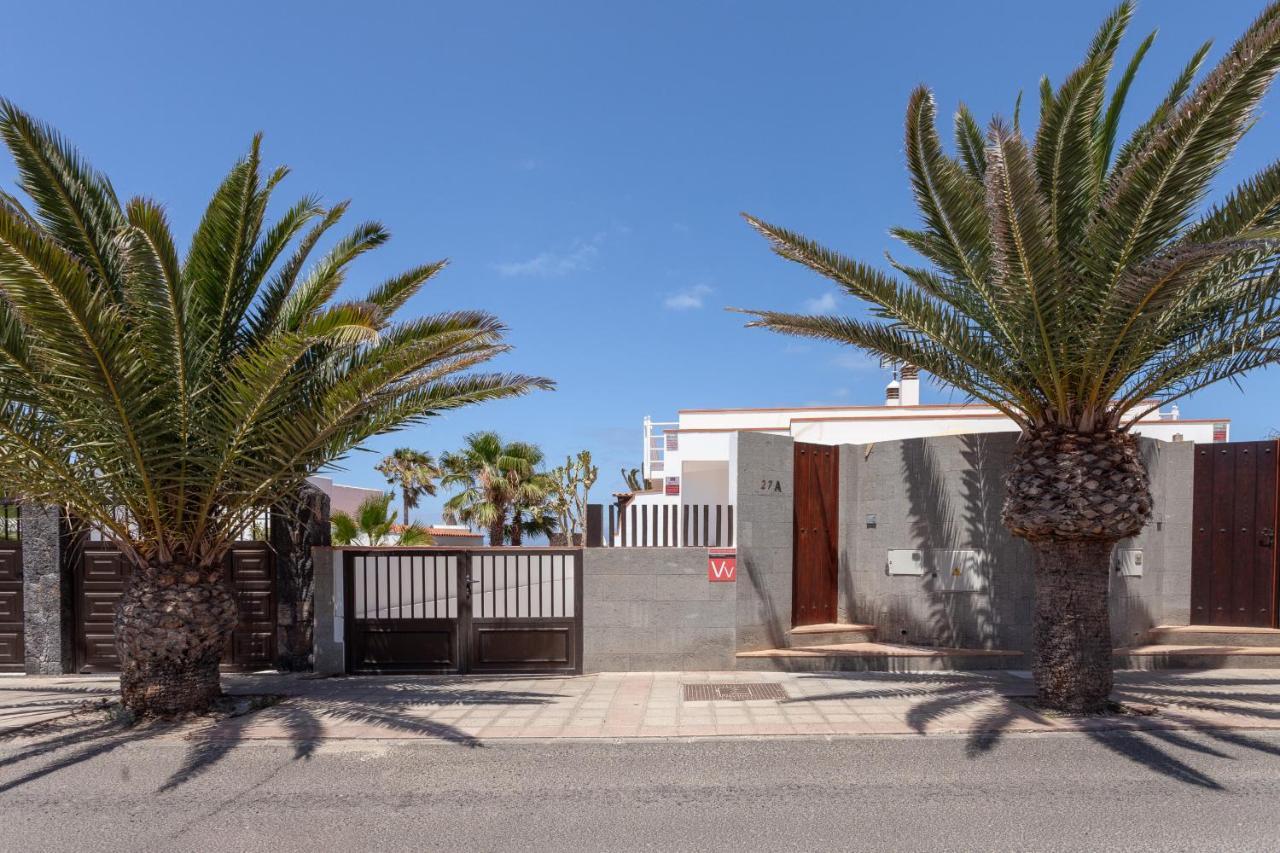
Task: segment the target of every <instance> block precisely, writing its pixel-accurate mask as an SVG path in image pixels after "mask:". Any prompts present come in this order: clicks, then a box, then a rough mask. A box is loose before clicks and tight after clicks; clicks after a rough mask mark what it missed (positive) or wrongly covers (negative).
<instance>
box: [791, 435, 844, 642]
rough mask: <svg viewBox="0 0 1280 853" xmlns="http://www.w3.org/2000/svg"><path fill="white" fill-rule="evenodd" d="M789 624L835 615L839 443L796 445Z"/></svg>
mask: <svg viewBox="0 0 1280 853" xmlns="http://www.w3.org/2000/svg"><path fill="white" fill-rule="evenodd" d="M794 494H795V525H794V543H795V544H794V553H793V558H792V563H791V565H792V589H791V624H792V625H796V626H799V625H820V624H823V623H827V622H835V621H836V595H837V588H838V579H837V578H838V570H839V555H838V553H837V543H838V536H839V533H838V531H839V520H840V448H839V447H831V446H828V445H825V444H804V443H801V442H796V445H795V491H794Z"/></svg>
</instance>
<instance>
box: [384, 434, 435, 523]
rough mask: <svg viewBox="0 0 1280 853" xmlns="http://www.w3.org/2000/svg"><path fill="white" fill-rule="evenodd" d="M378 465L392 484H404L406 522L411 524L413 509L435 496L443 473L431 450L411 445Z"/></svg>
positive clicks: (402, 488) (401, 448)
mask: <svg viewBox="0 0 1280 853" xmlns="http://www.w3.org/2000/svg"><path fill="white" fill-rule="evenodd" d="M375 467H376V469H377V471H378V473H380V474H382V476H384V477H386V478H387V482H388V483H390V484H391V485H393V486H399V487H400V500H401V505H402V506H403V507H404V523H405V524H408V523H409V510H411V509H417V506H418V501H420V500H421V499H422V496H423V495H430V496H431V497H435V494H436V480H438V479H440V475H441V473H442V472H441V470H440V466H439V465H437V464H436V460H435V458H434V457H433V456H432V455H431V454H430V453H427V452H426V451H422V450H413V449H412V448H408V447H398V448H396V449H395V450H394V451H392V452H391V453H389V454H387V456H385V457H383V460H382V461H381V462H379V463H378V464H377V466H375Z"/></svg>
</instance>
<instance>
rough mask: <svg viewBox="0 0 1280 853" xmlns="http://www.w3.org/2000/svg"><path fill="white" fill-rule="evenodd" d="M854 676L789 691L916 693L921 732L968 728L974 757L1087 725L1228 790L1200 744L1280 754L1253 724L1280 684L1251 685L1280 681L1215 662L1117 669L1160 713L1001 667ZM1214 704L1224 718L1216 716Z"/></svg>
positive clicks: (1267, 721)
mask: <svg viewBox="0 0 1280 853" xmlns="http://www.w3.org/2000/svg"><path fill="white" fill-rule="evenodd" d="M810 677H822V678H827V679H830V678H833V677H834V676H832V675H831V674H828V675H825V676H818V675H815V676H810ZM850 683H851V686H850V689H848V690H841V691H839V692H835V693H823V694H817V695H805V696H801V697H795V698H793V699H789V700H787V701H788V702H789V703H805V702H814V701H829V700H837V699H841V700H872V701H874V700H877V699H883V700H896V701H899V702H900V701H901V700H903V699H908V700H914V701H913V704H912V705H911V706H910V707H909V708H908V709H907V711H906V713H905V719H906V723H907V725H908V726H909V727H910V728H911V729H912V730H913V731H915V732H916V733H917V734H921V735H923V734H927V733H929V732H931V731H933V732H939V731H963V732H964V733H965V754H966V755H967V756H968V757H969V758H971V759H977V758H980V757H982V756H983V755H985V754H987V753H990V752H992V751H993V750H995V749H996V748H997V747H998V746H999V745H1000V743H1001V742H1002V740H1003V739H1004V738H1005V736H1006V735H1008V734H1010V733H1012V732H1027V731H1055V732H1064V731H1071V732H1078V733H1080V734H1083V735H1084V736H1086V737H1088V738H1089V739H1090V740H1091V741H1092V742H1094V743H1096V744H1098V745H1100V746H1102V747H1103V748H1105V749H1107V750H1108V751H1110V752H1112V753H1114V754H1116V755H1118V756H1121V757H1123V758H1125V759H1126V760H1128V761H1132V762H1134V763H1135V764H1139V765H1141V766H1142V767H1145V768H1146V769H1148V770H1151V771H1152V772H1155V773H1158V774H1160V775H1162V776H1165V777H1168V778H1170V779H1174V780H1176V781H1179V782H1184V783H1186V784H1188V785H1195V786H1198V787H1202V788H1207V789H1213V790H1221V789H1222V788H1223V786H1222V784H1221V783H1220V782H1218V781H1217V780H1216V779H1214V778H1213V777H1211V776H1209V775H1208V774H1206V773H1204V772H1202V771H1200V770H1197V769H1196V768H1195V767H1193V766H1192V765H1191V764H1190V763H1188V759H1189V758H1190V757H1191V755H1192V754H1202V755H1211V756H1215V757H1219V758H1230V757H1232V755H1231V753H1230V752H1228V751H1227V750H1228V749H1230V748H1235V749H1236V750H1252V751H1254V752H1260V753H1264V754H1267V755H1273V756H1278V757H1280V745H1277V744H1274V743H1271V742H1269V741H1267V740H1263V739H1261V738H1258V737H1255V736H1253V735H1251V734H1248V733H1246V732H1245V731H1243V729H1248V728H1250V727H1251V726H1253V727H1257V726H1260V725H1271V724H1273V723H1274V721H1276V720H1280V693H1277V692H1268V691H1266V690H1252V691H1251V690H1249V687H1251V686H1253V687H1258V686H1262V685H1268V686H1271V687H1274V686H1275V681H1274V680H1269V679H1265V678H1246V677H1225V676H1218V675H1214V674H1213V673H1212V672H1211V671H1210V672H1201V673H1194V674H1179V675H1178V676H1176V677H1171V676H1169V675H1168V674H1167V673H1165V674H1160V675H1156V674H1147V673H1117V684H1116V690H1115V692H1114V693H1113V698H1115V699H1116V700H1117V701H1118V702H1119V703H1121V704H1122V705H1127V706H1130V707H1136V706H1152V707H1153V708H1154V710H1155V713H1154V714H1153V715H1151V716H1146V715H1142V714H1134V715H1123V714H1117V715H1106V716H1098V717H1077V718H1064V717H1058V716H1052V715H1049V714H1045V713H1042V712H1040V711H1038V710H1036V708H1035V706H1034V703H1032V702H1028V701H1027V699H1028V698H1029V697H1028V696H1026V695H1025V694H1028V693H1031V692H1032V690H1031V684H1030V682H1026V683H1025V686H1024V688H1022V689H1019V688H1018V687H1017V686H1015V684H1014V683H1012V682H1010V680H1009V678H1008V676H1003V675H997V674H991V675H988V674H983V673H965V674H960V673H951V674H948V673H920V674H912V673H894V674H880V673H862V674H859V675H858V676H857V677H854V678H851V679H850ZM1206 713H1207V714H1212V715H1215V717H1216V719H1212V720H1211V719H1208V718H1207V717H1206V716H1205V715H1206ZM1055 724H1056V725H1055ZM1050 726H1053V728H1052V729H1050V728H1048V727H1050ZM1192 734H1194V735H1197V736H1199V737H1198V738H1197V737H1192V736H1191V735H1192Z"/></svg>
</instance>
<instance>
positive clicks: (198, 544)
mask: <svg viewBox="0 0 1280 853" xmlns="http://www.w3.org/2000/svg"><path fill="white" fill-rule="evenodd" d="M0 135H3V138H4V141H5V143H6V144H7V145H8V147H9V150H10V151H11V152H12V155H13V158H14V160H15V161H16V164H17V171H18V180H19V184H20V186H21V188H22V190H23V191H25V194H26V196H27V197H28V198H27V200H26V202H23V201H21V200H19V199H18V198H16V197H14V196H11V195H8V194H5V195H3V196H2V197H0V482H4V483H5V484H6V486H11V487H13V488H15V490H17V491H20V492H21V493H22V494H23V495H24V496H25V497H26V498H27V499H30V500H36V501H43V502H46V503H50V504H62V505H64V506H65V507H66V508H67V512H68V514H69V515H70V516H71V517H73V518H78V519H82V520H83V521H84V522H86V523H89V524H93V525H94V526H96V527H97V528H99V529H101V530H102V531H104V533H105V534H106V536H107V537H109V538H110V539H111V540H112V541H113V542H114V544H115V545H116V546H118V547H119V549H120V551H121V552H122V554H123V555H124V559H125V560H127V561H128V563H129V564H130V565H131V567H132V568H131V572H130V579H129V582H128V584H127V587H126V590H125V593H124V596H123V599H122V601H121V603H120V606H119V609H118V611H117V614H116V642H117V645H118V647H119V651H120V656H121V660H122V671H121V693H122V696H123V701H124V704H125V705H126V707H128V708H129V709H130V710H132V711H133V712H135V713H137V714H139V715H147V714H175V713H181V712H186V711H199V710H201V709H204V708H206V707H208V705H209V703H210V702H211V701H212V700H213V699H214V698H215V697H216V696H217V695H218V694H219V682H218V660H219V658H220V656H221V654H222V651H223V649H224V647H225V646H226V642H227V639H228V637H229V635H230V633H231V631H232V629H233V628H234V627H235V624H236V620H237V615H236V603H235V599H234V598H233V597H232V594H231V591H230V589H229V588H228V586H227V583H226V578H225V577H224V576H223V571H222V560H223V556H224V554H225V553H226V552H227V550H228V548H229V547H230V545H231V542H232V541H233V539H234V537H235V535H236V534H237V533H238V532H239V531H241V530H242V529H244V527H245V526H246V524H247V523H248V521H249V519H251V518H252V517H254V516H255V515H256V514H257V513H259V512H260V508H262V507H266V506H272V505H280V504H283V503H284V501H285V499H286V498H287V497H288V496H290V495H292V494H294V493H296V492H297V490H299V489H300V488H302V486H303V483H304V481H305V480H306V478H307V477H308V476H310V475H312V474H315V473H316V472H317V471H319V470H321V469H322V468H324V467H325V466H327V465H328V464H330V463H331V462H333V461H334V460H335V459H338V458H339V457H341V456H343V455H344V454H346V453H347V452H348V451H349V450H351V449H352V448H354V447H356V446H358V445H360V444H361V443H362V442H364V441H365V440H367V439H369V438H370V437H372V436H375V435H379V434H381V433H385V432H388V431H390V430H394V429H397V428H400V427H403V426H405V425H407V424H412V423H417V422H420V421H422V420H424V419H425V418H427V417H429V416H431V415H433V414H436V413H438V412H440V411H442V410H446V409H453V408H457V407H459V406H465V405H469V404H472V403H479V402H483V401H486V400H493V399H499V398H505V397H511V396H513V395H518V394H522V393H524V392H527V391H529V390H531V389H534V388H540V387H547V386H548V383H547V382H546V381H545V380H542V379H536V378H531V377H527V376H520V375H505V374H478V373H470V372H467V371H468V368H471V367H473V366H475V365H478V364H480V363H482V362H485V361H488V360H489V359H490V358H492V357H493V356H495V355H497V354H499V353H501V352H503V351H504V350H506V349H507V347H506V345H504V344H503V342H502V334H503V331H504V329H503V326H502V324H501V323H499V322H498V320H496V319H495V318H494V317H492V316H489V315H487V314H483V313H478V312H470V311H459V312H453V313H447V314H437V315H430V316H424V317H419V318H416V319H411V320H408V321H405V322H394V321H393V319H392V317H393V315H394V313H395V312H396V311H397V309H399V308H400V307H401V306H402V305H404V303H405V301H406V300H407V299H409V298H410V297H411V296H412V295H413V294H414V293H416V292H417V291H418V289H419V288H420V287H421V286H422V284H423V283H424V282H425V281H426V280H427V279H429V278H431V277H432V276H433V275H435V274H436V273H437V272H438V271H439V270H440V269H441V268H442V267H443V266H444V264H443V262H437V263H430V264H425V265H422V266H418V267H414V268H412V269H410V270H408V271H406V272H404V273H402V274H399V275H396V276H395V277H393V278H391V279H389V280H387V281H385V282H384V283H382V284H379V285H377V286H376V287H374V288H373V289H372V290H370V291H369V292H368V293H367V294H366V295H364V296H363V297H361V298H358V299H355V300H352V301H339V300H337V299H335V294H336V292H337V290H338V288H339V286H340V285H342V284H343V282H344V279H345V277H346V275H347V272H348V269H349V267H350V265H351V262H352V261H354V260H355V259H356V258H357V257H359V256H360V255H362V254H364V253H365V252H367V251H369V250H370V249H374V248H376V247H377V246H379V245H381V244H382V243H384V242H385V241H386V240H387V232H386V231H385V230H384V229H383V227H382V226H381V225H379V224H377V223H374V222H368V223H364V224H361V225H358V226H357V227H355V228H354V230H352V231H351V232H350V233H349V234H348V235H346V236H344V237H341V238H340V239H338V240H336V242H334V243H333V244H332V246H331V248H330V249H329V250H328V251H327V252H325V253H324V254H323V255H322V256H321V257H320V258H319V259H318V260H315V261H314V262H311V261H309V258H310V256H311V253H312V251H313V250H314V249H315V247H316V245H317V243H318V242H319V241H320V240H321V239H322V238H324V237H325V236H326V234H327V233H328V232H329V231H330V229H332V228H333V227H334V226H335V225H336V224H337V223H338V221H339V220H340V219H341V218H342V216H343V213H344V212H345V210H346V205H345V204H338V205H335V206H333V207H330V208H324V207H322V206H321V205H320V203H319V202H318V201H317V199H316V198H314V197H311V196H308V197H304V198H303V199H301V200H300V201H298V202H296V203H294V204H293V205H291V206H288V207H286V208H282V214H281V217H280V219H279V220H277V221H275V222H270V223H268V221H267V219H266V211H267V209H268V204H269V202H270V199H271V195H272V192H273V190H275V188H276V187H277V186H278V184H279V183H280V181H281V180H282V179H283V178H284V177H285V175H286V172H287V170H285V169H284V168H277V169H272V170H270V171H267V172H265V174H264V166H263V162H262V158H261V154H260V140H259V139H258V138H255V139H254V140H253V143H252V145H251V146H250V149H249V152H248V154H247V155H246V156H245V157H243V158H242V159H241V160H240V161H239V162H237V163H236V164H235V166H234V167H233V168H232V169H231V171H230V173H229V174H228V175H227V177H226V178H225V179H224V180H223V181H222V183H221V184H220V186H219V187H218V188H217V190H216V191H215V193H214V195H213V198H212V200H211V201H210V203H209V206H208V208H207V210H206V211H205V213H204V217H203V219H202V220H201V222H200V224H199V226H198V227H197V229H196V231H195V234H194V236H193V237H192V239H191V243H190V246H189V248H188V250H187V251H186V253H185V256H180V254H179V251H178V248H177V246H176V244H175V241H174V237H173V235H172V233H171V232H170V229H169V225H168V222H167V220H166V217H165V214H164V211H163V209H162V208H161V206H160V205H159V204H158V203H156V202H155V201H152V200H150V199H147V198H133V199H129V200H127V201H123V202H122V201H121V200H120V199H119V198H118V197H117V195H116V192H115V189H114V188H113V187H112V185H111V183H110V182H109V181H108V179H107V178H106V176H104V175H102V174H101V173H99V172H97V171H94V170H93V169H92V168H91V167H90V166H89V165H88V164H87V163H85V162H84V160H82V159H81V158H80V156H79V155H78V154H77V153H76V151H75V150H74V149H73V148H72V147H71V146H70V145H69V144H68V143H67V142H66V141H65V140H63V139H62V138H61V137H60V136H59V135H58V134H57V133H56V132H55V131H54V130H52V129H50V128H49V127H47V126H45V125H43V124H40V123H39V122H37V121H35V120H33V119H32V118H31V117H30V116H28V115H27V114H25V113H23V112H22V111H21V110H19V109H18V108H17V107H15V106H14V105H13V104H10V103H8V102H0Z"/></svg>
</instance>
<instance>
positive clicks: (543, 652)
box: [343, 548, 582, 673]
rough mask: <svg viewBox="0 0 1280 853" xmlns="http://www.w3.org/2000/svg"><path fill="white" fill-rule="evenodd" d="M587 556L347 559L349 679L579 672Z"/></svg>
mask: <svg viewBox="0 0 1280 853" xmlns="http://www.w3.org/2000/svg"><path fill="white" fill-rule="evenodd" d="M579 553H580V552H579V551H578V550H576V549H560V550H557V549H542V548H520V549H514V548H513V549H507V550H504V549H497V548H485V549H477V550H465V549H452V548H441V549H403V550H401V549H396V550H390V549H378V550H373V549H370V550H368V551H365V550H348V551H346V552H344V557H343V564H344V589H343V593H344V599H345V603H346V624H347V643H346V645H347V671H348V672H352V673H386V672H403V673H466V672H485V673H500V672H529V673H534V672H536V673H576V672H581V670H582V620H581V618H580V614H581V612H582V585H581V584H580V583H579V581H578V566H579V565H580V558H579Z"/></svg>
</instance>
